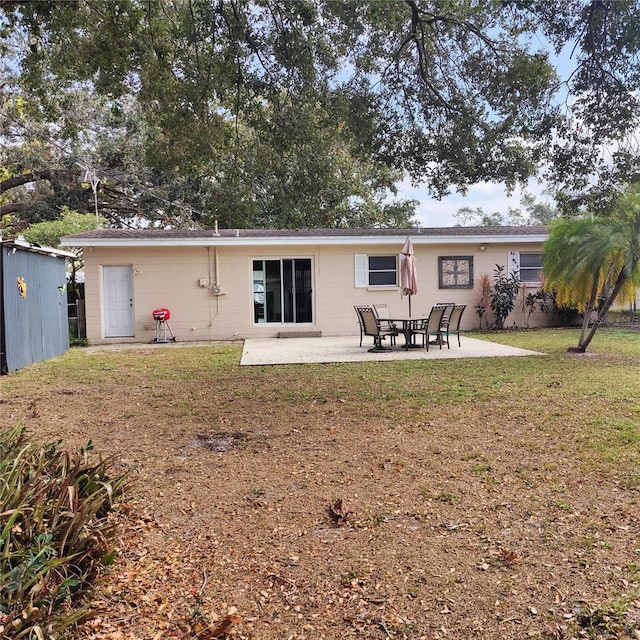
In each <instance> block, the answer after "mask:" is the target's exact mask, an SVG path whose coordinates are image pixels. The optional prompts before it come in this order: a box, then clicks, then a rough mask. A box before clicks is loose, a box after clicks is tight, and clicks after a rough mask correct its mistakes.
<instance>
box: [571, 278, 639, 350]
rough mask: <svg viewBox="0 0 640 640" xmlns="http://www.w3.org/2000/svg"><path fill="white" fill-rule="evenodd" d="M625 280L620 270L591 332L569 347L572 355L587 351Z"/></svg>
mask: <svg viewBox="0 0 640 640" xmlns="http://www.w3.org/2000/svg"><path fill="white" fill-rule="evenodd" d="M627 279H628V278H627V276H626V275H625V271H624V269H622V270H621V271H620V273H619V274H618V279H617V280H616V284H615V285H614V287H613V289H612V290H611V293H610V294H609V296H608V297H607V299H606V300H605V302H604V304H603V305H602V306H601V307H600V308H599V309H598V316H597V317H596V320H595V322H594V323H593V325H592V327H591V331H589V333H588V335H587V337H586V338H585V339H584V340H581V341H580V342H579V344H578V346H577V347H570V348H569V349H568V351H570V352H572V353H585V351H586V350H587V347H588V346H589V343H590V342H591V340H592V339H593V336H594V335H595V332H596V331H597V330H598V327H599V326H600V325H601V324H602V321H603V320H604V317H605V316H606V315H607V312H608V311H609V309H610V308H611V305H612V304H613V302H614V300H615V299H616V298H617V297H618V294H619V293H620V290H621V289H622V287H623V285H624V283H625V282H626V281H627Z"/></svg>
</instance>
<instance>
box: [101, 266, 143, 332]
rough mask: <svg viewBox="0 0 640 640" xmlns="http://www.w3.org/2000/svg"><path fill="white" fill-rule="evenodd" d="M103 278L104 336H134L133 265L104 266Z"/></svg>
mask: <svg viewBox="0 0 640 640" xmlns="http://www.w3.org/2000/svg"><path fill="white" fill-rule="evenodd" d="M102 278H103V280H102V286H103V300H104V303H103V319H104V337H105V338H129V337H133V336H134V335H135V331H134V319H133V272H132V269H131V265H125V266H121V267H103V268H102Z"/></svg>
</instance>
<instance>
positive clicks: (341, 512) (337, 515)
mask: <svg viewBox="0 0 640 640" xmlns="http://www.w3.org/2000/svg"><path fill="white" fill-rule="evenodd" d="M350 513H351V512H350V511H349V510H348V509H347V507H346V505H345V503H344V501H343V500H342V498H338V499H337V500H336V501H335V502H334V503H333V504H332V505H330V507H329V515H330V516H331V517H332V518H333V520H334V521H335V522H336V523H337V524H346V522H347V518H348V517H349V515H350Z"/></svg>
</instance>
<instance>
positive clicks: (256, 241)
mask: <svg viewBox="0 0 640 640" xmlns="http://www.w3.org/2000/svg"><path fill="white" fill-rule="evenodd" d="M410 237H411V241H412V242H413V244H414V245H436V244H464V245H472V244H501V245H508V244H514V243H520V244H521V243H525V244H539V243H541V242H544V241H545V240H546V239H547V237H548V236H547V234H533V235H527V234H522V235H521V234H509V235H483V236H461V235H455V234H452V235H442V236H426V235H420V234H416V235H412V236H410ZM406 238H407V236H406V234H403V235H398V236H353V237H323V236H297V237H278V238H255V237H254V238H252V237H242V236H239V237H238V236H234V237H209V238H204V237H199V238H73V237H65V238H62V239H61V244H62V245H63V246H68V247H105V248H106V247H260V246H262V247H266V246H287V247H291V246H301V245H302V246H310V245H313V246H322V245H329V246H330V245H334V246H344V245H347V246H349V245H350V246H353V245H363V244H366V245H390V244H398V245H402V244H403V243H404V241H405V240H406Z"/></svg>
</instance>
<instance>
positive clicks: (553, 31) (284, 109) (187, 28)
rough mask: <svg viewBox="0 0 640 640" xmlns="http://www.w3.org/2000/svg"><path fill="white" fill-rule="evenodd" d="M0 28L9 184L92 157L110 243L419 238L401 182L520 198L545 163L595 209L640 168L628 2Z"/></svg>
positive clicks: (93, 17)
mask: <svg viewBox="0 0 640 640" xmlns="http://www.w3.org/2000/svg"><path fill="white" fill-rule="evenodd" d="M0 9H1V10H2V11H3V14H2V15H1V17H0V36H1V37H0V41H1V42H2V44H1V45H0V47H2V51H0V53H2V55H3V58H4V59H5V60H10V61H11V63H10V64H8V65H6V67H5V70H4V77H3V78H2V83H3V87H2V91H3V104H2V105H1V107H0V108H1V109H2V115H3V116H6V115H7V114H9V117H10V118H13V119H14V120H13V123H14V124H13V125H7V119H6V117H3V120H4V122H3V131H2V132H1V135H3V136H7V135H8V133H7V129H8V128H9V129H11V128H12V129H13V132H14V133H15V134H18V133H19V135H18V137H16V138H14V139H15V141H16V144H15V145H13V146H11V148H10V149H11V153H12V154H13V155H22V156H23V160H22V161H21V162H17V163H16V162H13V163H12V161H10V159H9V160H7V159H4V158H3V160H2V165H3V166H5V167H7V166H8V167H10V168H11V176H17V175H20V174H21V173H23V172H25V171H31V170H33V169H34V167H33V166H31V164H30V163H29V162H27V160H26V158H27V157H28V156H29V153H30V149H29V147H28V144H32V143H33V142H35V141H39V142H40V143H41V144H43V141H45V142H44V145H45V147H47V152H49V151H50V150H52V151H53V153H52V156H53V157H47V153H44V154H39V157H38V158H37V159H36V160H37V162H40V163H42V164H45V165H46V166H45V167H37V168H39V169H45V168H47V169H52V168H54V165H58V164H64V162H66V163H67V164H70V165H71V167H74V166H75V162H76V161H77V160H78V158H80V157H85V158H86V157H89V158H90V159H91V166H92V167H96V168H98V169H99V170H100V171H99V172H98V176H99V178H100V196H101V198H102V201H103V202H101V204H102V205H105V206H107V205H108V203H112V204H113V208H112V209H108V206H107V210H108V215H110V216H111V215H112V216H113V221H114V223H115V222H116V221H117V223H118V224H122V223H125V222H126V223H132V220H135V216H136V215H138V214H145V215H147V216H149V215H151V216H152V217H153V218H154V219H155V220H157V221H158V224H202V225H209V224H211V219H212V218H213V217H215V218H217V219H219V220H221V222H223V223H224V224H229V225H231V224H233V225H235V226H264V225H268V226H300V225H305V226H339V225H355V224H357V225H365V226H370V225H385V224H395V223H397V222H403V223H410V222H411V212H412V210H413V209H412V203H411V202H402V201H400V202H398V203H397V205H393V206H392V207H388V206H387V204H388V202H389V195H393V189H392V185H393V184H395V183H396V182H397V181H398V180H399V179H400V178H402V177H404V176H405V175H409V176H411V178H412V179H413V180H414V182H416V183H423V184H425V185H426V186H427V187H428V188H429V189H430V192H431V193H432V194H433V195H434V196H436V197H439V196H442V195H444V194H446V193H448V192H449V191H450V190H451V189H459V190H461V191H464V190H465V189H466V188H467V187H468V186H469V185H471V184H474V183H477V182H480V181H499V182H504V183H505V184H506V185H507V187H508V188H513V187H514V186H515V185H516V184H517V183H522V182H524V181H526V179H527V178H528V177H529V176H531V175H532V174H534V173H535V172H536V171H537V170H538V169H539V168H540V167H541V166H542V165H543V164H544V163H547V164H548V166H549V167H551V171H552V175H553V179H554V181H555V184H556V187H557V189H558V191H559V194H560V195H561V196H562V198H563V199H562V202H563V204H564V205H566V206H567V207H571V206H573V207H577V206H580V205H581V204H582V203H583V202H584V201H585V197H586V195H585V194H588V191H589V186H590V185H592V184H594V182H593V177H594V175H599V176H601V177H602V178H603V179H602V180H600V181H599V183H598V184H599V185H601V187H600V191H602V193H601V194H599V195H603V194H606V193H608V192H609V191H608V190H607V189H608V187H609V185H610V184H612V183H615V181H616V180H619V179H621V178H622V177H623V176H625V175H629V174H633V173H634V172H635V171H636V169H637V166H636V165H637V158H636V157H635V156H634V155H633V154H632V153H631V152H630V147H629V146H628V144H626V143H627V142H628V132H629V131H630V129H632V126H631V125H632V124H633V122H635V118H636V117H637V114H638V104H637V97H636V95H637V94H636V90H637V89H638V79H639V76H638V71H637V69H638V68H639V67H638V65H637V61H638V60H637V57H638V41H637V39H636V38H635V37H634V35H633V34H634V33H635V31H634V25H635V24H636V23H637V18H638V8H637V6H636V2H632V1H630V0H620V1H617V2H613V1H605V0H592V2H587V3H585V2H583V1H582V0H565V2H563V3H553V4H550V3H548V2H537V1H535V0H520V1H518V2H510V3H504V2H500V1H498V0H487V1H486V2H481V3H462V2H460V3H457V2H445V3H432V2H426V1H424V0H389V1H387V2H370V1H369V0H353V1H351V2H334V1H332V0H315V1H312V0H292V1H290V2H280V1H279V0H215V1H214V0H189V1H187V2H180V3H164V2H155V1H153V2H142V0H118V2H110V3H97V4H96V3H89V2H86V1H84V0H76V1H70V2H54V1H50V2H22V1H19V0H0ZM545 42H546V43H548V45H547V46H544V44H541V43H545ZM567 43H569V46H570V47H571V54H572V61H573V62H574V66H575V70H574V73H573V74H572V75H571V76H570V77H569V78H568V79H567V81H566V84H562V83H561V82H560V80H559V76H558V74H557V73H556V71H555V69H554V67H553V65H552V64H551V62H550V50H551V49H554V50H555V51H556V52H560V51H561V49H562V48H563V47H566V46H567ZM560 91H564V92H565V93H566V95H567V96H569V97H568V98H567V101H566V110H565V111H563V109H562V108H561V107H560V105H559V102H558V100H559V95H560V94H559V92H560ZM85 95H86V96H88V97H89V99H82V100H79V99H78V97H79V96H85ZM18 103H19V105H18ZM83 109H84V110H85V117H78V114H79V113H81V112H82V110H83ZM18 110H19V111H21V115H20V117H17V116H16V111H18ZM92 110H94V113H93V114H91V113H90V112H91V111H92ZM114 121H118V122H119V124H118V125H116V126H113V127H111V126H110V125H109V123H110V122H111V123H113V122H114ZM16 122H18V123H19V124H21V125H23V130H22V131H21V132H17V131H16V129H17V128H19V127H17V125H15V123H16ZM39 128H40V134H37V133H36V130H38V129H39ZM31 138H32V139H33V140H31ZM25 144H26V145H27V146H25ZM56 145H57V146H56ZM603 148H610V149H616V151H615V153H613V154H612V155H611V156H610V157H608V158H603V156H602V149H603ZM56 149H57V151H56ZM58 151H60V152H61V153H59V154H58ZM14 152H15V153H14ZM18 152H19V153H18ZM55 168H58V167H57V166H55ZM76 173H77V170H76ZM605 187H606V188H605ZM51 188H52V189H53V187H51ZM53 191H54V192H55V189H53ZM85 195H88V194H86V193H85ZM0 204H1V203H0ZM8 204H11V203H8ZM67 204H70V205H71V206H74V208H76V207H75V203H67ZM116 205H117V206H116ZM56 206H57V205H56ZM118 207H121V208H120V209H119V208H118ZM86 208H87V209H88V207H86ZM398 216H400V219H398Z"/></svg>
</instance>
